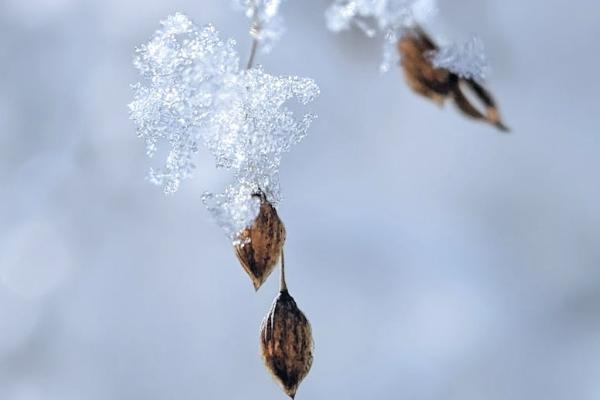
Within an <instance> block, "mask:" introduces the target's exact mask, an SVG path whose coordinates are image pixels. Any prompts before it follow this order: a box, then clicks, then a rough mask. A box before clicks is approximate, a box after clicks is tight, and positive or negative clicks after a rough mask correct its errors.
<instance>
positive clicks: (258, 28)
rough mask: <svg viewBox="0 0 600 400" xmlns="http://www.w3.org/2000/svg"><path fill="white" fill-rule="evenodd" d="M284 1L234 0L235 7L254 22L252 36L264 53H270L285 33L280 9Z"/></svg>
mask: <svg viewBox="0 0 600 400" xmlns="http://www.w3.org/2000/svg"><path fill="white" fill-rule="evenodd" d="M282 1H283V0H233V7H234V8H235V9H237V10H242V11H244V12H245V13H246V16H247V17H248V18H250V19H251V20H252V29H251V31H250V34H251V35H252V37H253V38H254V39H256V40H258V43H259V45H260V49H261V51H262V52H263V53H269V52H270V51H271V50H272V49H273V46H274V45H275V43H276V42H277V41H279V39H280V38H281V36H283V33H284V32H285V27H284V23H283V18H282V17H281V16H280V15H279V7H280V6H281V3H282Z"/></svg>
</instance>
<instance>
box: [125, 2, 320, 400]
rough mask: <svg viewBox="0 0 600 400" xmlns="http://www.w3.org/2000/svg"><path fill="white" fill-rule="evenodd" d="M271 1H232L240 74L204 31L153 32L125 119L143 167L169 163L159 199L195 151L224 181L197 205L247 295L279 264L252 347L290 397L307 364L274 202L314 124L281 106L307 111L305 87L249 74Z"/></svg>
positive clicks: (269, 22)
mask: <svg viewBox="0 0 600 400" xmlns="http://www.w3.org/2000/svg"><path fill="white" fill-rule="evenodd" d="M280 3H281V0H236V4H237V6H238V7H241V8H242V9H244V10H245V11H246V15H247V16H248V17H249V18H251V20H252V23H251V29H250V35H251V37H252V48H251V51H250V57H249V59H248V63H247V66H246V68H245V69H241V68H240V66H239V56H238V54H237V51H236V49H235V42H234V41H233V40H228V41H225V42H223V41H222V40H221V39H220V37H219V35H218V32H217V31H216V29H215V28H214V27H213V26H212V25H207V26H204V27H198V26H196V25H195V24H194V23H193V22H192V21H191V20H190V19H189V18H188V17H187V16H185V15H183V14H180V13H176V14H175V15H172V16H170V17H168V18H167V19H165V20H164V21H162V22H161V25H162V27H161V29H159V30H158V31H156V33H155V34H154V36H153V37H152V39H151V40H150V41H149V42H148V43H147V44H144V45H142V46H140V47H139V48H138V49H136V58H135V61H134V64H135V66H136V67H137V68H138V69H139V71H140V73H141V74H142V76H143V81H142V82H140V83H137V84H135V85H133V89H134V92H135V98H134V101H133V102H131V103H130V105H129V109H130V116H131V118H132V119H133V120H134V121H135V123H136V124H137V132H138V136H140V137H141V138H143V139H144V140H145V142H146V149H147V154H148V156H149V157H152V156H153V155H154V154H155V153H156V150H157V147H158V146H160V145H164V144H167V145H168V146H169V153H168V156H167V158H166V161H165V165H164V167H162V168H158V169H151V170H150V181H151V182H153V183H155V184H157V185H160V186H162V187H163V190H164V191H165V193H174V192H176V191H177V190H178V188H179V186H180V183H181V181H182V180H183V179H186V178H189V177H190V176H191V175H192V172H193V170H194V168H195V163H194V157H195V155H196V154H197V153H198V151H199V146H200V144H204V145H205V146H206V147H207V148H208V150H209V151H210V152H211V153H212V154H213V156H214V157H215V159H216V165H217V168H225V169H228V170H230V171H232V173H233V177H234V182H233V183H232V184H231V185H229V186H228V187H227V188H226V189H225V191H224V192H223V193H221V194H212V193H206V194H205V195H204V196H203V202H204V204H205V206H206V207H207V209H208V210H209V212H210V213H211V214H212V215H213V217H214V218H215V220H216V221H217V223H218V224H219V225H220V226H221V227H222V228H223V229H224V231H225V232H226V234H227V235H228V236H229V238H230V239H231V241H232V244H233V248H234V251H235V254H236V256H237V258H238V260H239V262H240V264H241V265H242V267H243V268H244V270H245V271H246V272H247V273H248V275H249V276H250V278H251V280H252V283H253V285H254V288H255V290H258V289H259V288H260V286H261V285H262V284H263V283H264V282H265V280H266V279H267V278H268V277H269V275H270V274H271V272H272V271H273V269H274V268H275V266H276V265H277V262H278V261H279V260H281V273H282V277H281V282H282V287H281V293H280V294H279V296H278V298H277V299H276V301H275V305H274V308H273V309H272V310H271V313H270V314H269V315H270V317H268V318H267V319H268V320H269V321H270V323H269V324H267V326H266V327H265V324H263V329H262V330H263V334H262V335H261V346H262V348H263V355H264V356H265V361H266V362H267V367H268V368H269V370H270V371H271V372H273V373H274V374H275V376H276V377H277V378H278V379H279V381H280V382H281V384H282V386H283V388H284V390H285V392H286V393H287V394H288V395H290V396H292V397H293V396H294V395H295V393H296V390H297V389H298V385H299V384H300V381H301V380H302V379H303V378H304V377H305V376H306V374H307V373H308V370H309V369H310V364H311V362H312V336H311V332H310V324H309V323H308V320H307V319H306V317H305V316H304V314H302V312H300V310H299V309H298V308H297V306H296V303H295V301H294V300H293V299H292V297H291V296H290V295H289V293H288V292H287V289H286V287H285V280H284V276H283V274H284V267H283V245H284V243H285V237H286V231H285V227H284V225H283V222H282V221H281V219H280V218H279V216H278V214H277V210H276V206H277V203H278V202H279V200H280V198H281V194H280V188H279V165H280V163H281V157H282V154H283V153H285V152H287V151H289V150H290V149H291V147H292V146H293V145H295V144H296V143H298V142H299V141H300V140H302V139H303V138H304V136H305V135H306V133H307V131H308V128H309V127H310V125H311V123H312V121H313V120H314V118H315V116H314V115H312V114H306V115H304V116H303V118H301V119H299V120H297V119H296V118H294V114H293V112H292V111H291V110H289V109H288V108H287V107H286V106H285V103H286V102H287V101H288V100H291V99H294V98H295V99H297V100H298V102H300V103H301V104H308V103H310V102H311V101H312V100H313V99H314V98H316V97H317V96H318V95H319V87H318V86H317V85H316V83H315V82H314V81H313V80H312V79H307V78H299V77H295V76H273V75H270V74H267V73H266V72H264V71H263V69H262V68H261V67H255V66H254V60H255V57H256V53H257V49H259V48H260V49H262V50H264V51H268V50H269V49H270V47H271V46H272V44H273V43H274V41H275V40H276V39H277V38H278V37H279V36H280V34H281V32H282V29H280V28H282V26H281V19H280V18H279V17H278V15H277V12H278V10H279V5H280Z"/></svg>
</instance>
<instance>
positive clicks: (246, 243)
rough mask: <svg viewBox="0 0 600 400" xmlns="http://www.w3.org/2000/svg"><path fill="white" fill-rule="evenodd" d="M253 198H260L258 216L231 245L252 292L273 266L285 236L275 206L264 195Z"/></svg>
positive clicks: (267, 275) (262, 281) (279, 254)
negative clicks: (252, 286) (247, 277)
mask: <svg viewBox="0 0 600 400" xmlns="http://www.w3.org/2000/svg"><path fill="white" fill-rule="evenodd" d="M257 196H258V197H260V199H261V203H260V211H259V213H258V216H257V217H256V219H255V220H254V223H253V224H252V226H251V227H249V228H246V229H244V230H243V231H242V232H241V233H240V235H239V241H238V243H237V244H236V245H235V246H234V247H235V254H236V256H237V258H238V260H239V261H240V263H241V264H242V267H243V268H244V270H245V271H246V273H247V274H248V275H249V276H250V279H251V280H252V284H253V285H254V289H255V290H258V289H259V288H260V287H261V285H262V284H263V283H264V282H265V281H266V280H267V278H268V277H269V275H270V274H271V272H273V269H274V268H275V266H276V265H277V262H278V261H279V259H280V257H281V251H282V249H283V244H284V243H285V234H286V233H285V227H284V225H283V222H281V219H280V218H279V216H278V215H277V210H276V209H275V207H273V205H272V204H271V203H270V202H269V201H268V200H267V199H266V197H265V196H264V194H260V195H257Z"/></svg>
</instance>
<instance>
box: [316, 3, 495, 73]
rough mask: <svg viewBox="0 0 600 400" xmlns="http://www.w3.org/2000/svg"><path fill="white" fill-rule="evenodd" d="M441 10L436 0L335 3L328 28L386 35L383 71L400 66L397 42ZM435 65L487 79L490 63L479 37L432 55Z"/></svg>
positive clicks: (327, 13)
mask: <svg viewBox="0 0 600 400" xmlns="http://www.w3.org/2000/svg"><path fill="white" fill-rule="evenodd" d="M436 11H437V6H436V2H435V0H335V1H334V3H333V4H332V5H331V6H330V7H329V8H328V9H327V11H326V13H325V16H326V19H327V27H328V28H329V30H331V31H333V32H340V31H342V30H347V29H350V28H351V27H352V26H357V27H358V28H360V29H361V30H362V31H364V32H365V34H366V35H367V36H369V37H374V36H376V35H377V34H382V35H383V38H384V41H383V60H382V63H381V66H380V70H381V72H387V71H388V70H389V69H390V68H391V67H392V66H393V65H396V64H397V63H398V61H399V60H398V57H399V55H398V52H397V51H396V48H395V46H396V43H397V41H398V39H399V38H400V37H401V36H402V35H403V34H404V32H405V31H406V30H408V29H411V28H412V27H413V26H415V25H416V24H417V23H422V22H424V21H425V20H427V19H428V18H429V17H430V16H431V15H433V14H434V13H435V12H436ZM431 59H432V62H433V63H434V64H435V65H436V66H439V67H444V68H447V69H449V70H450V71H452V72H455V73H457V74H459V75H461V76H463V77H468V78H473V79H476V80H483V79H484V77H485V75H486V72H487V69H488V67H487V62H486V58H485V53H484V49H483V44H482V42H481V40H479V39H478V38H474V39H472V40H471V41H470V42H467V43H464V44H460V45H451V46H447V47H444V48H442V49H440V50H439V51H437V52H435V54H431Z"/></svg>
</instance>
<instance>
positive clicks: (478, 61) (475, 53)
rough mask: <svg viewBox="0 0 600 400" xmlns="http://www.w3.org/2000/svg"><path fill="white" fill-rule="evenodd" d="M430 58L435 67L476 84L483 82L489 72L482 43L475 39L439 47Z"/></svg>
mask: <svg viewBox="0 0 600 400" xmlns="http://www.w3.org/2000/svg"><path fill="white" fill-rule="evenodd" d="M430 58H431V62H432V64H433V65H434V66H435V67H437V68H445V69H447V70H449V71H452V72H454V73H455V74H457V75H459V76H461V77H463V78H467V79H474V80H476V81H478V82H482V81H484V80H485V77H486V76H487V74H488V71H489V65H488V62H487V58H486V56H485V48H484V46H483V42H482V41H481V39H479V38H477V37H474V38H472V39H471V40H469V41H467V42H464V43H459V44H451V45H449V46H444V47H441V48H440V49H439V50H436V51H434V52H431V53H430Z"/></svg>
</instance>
